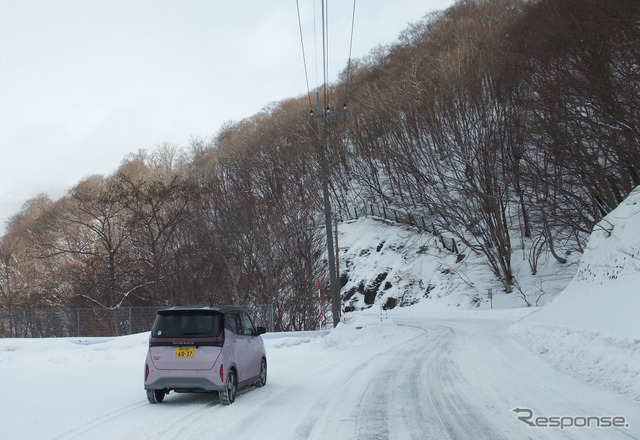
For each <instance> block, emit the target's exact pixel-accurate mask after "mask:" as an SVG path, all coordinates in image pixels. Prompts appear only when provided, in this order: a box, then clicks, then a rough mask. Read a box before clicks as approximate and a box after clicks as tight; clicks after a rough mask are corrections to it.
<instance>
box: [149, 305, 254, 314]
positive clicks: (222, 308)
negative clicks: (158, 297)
mask: <svg viewBox="0 0 640 440" xmlns="http://www.w3.org/2000/svg"><path fill="white" fill-rule="evenodd" d="M173 311H193V312H195V311H214V312H220V313H227V312H230V311H246V309H245V308H244V307H241V306H229V305H216V306H213V305H211V306H175V307H169V308H166V309H161V310H158V313H160V312H173Z"/></svg>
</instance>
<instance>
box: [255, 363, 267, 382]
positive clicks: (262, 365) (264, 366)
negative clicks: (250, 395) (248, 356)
mask: <svg viewBox="0 0 640 440" xmlns="http://www.w3.org/2000/svg"><path fill="white" fill-rule="evenodd" d="M266 384H267V360H266V359H265V358H262V362H261V363H260V379H258V381H257V382H256V386H257V387H263V386H265V385H266Z"/></svg>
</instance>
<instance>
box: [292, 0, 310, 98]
mask: <svg viewBox="0 0 640 440" xmlns="http://www.w3.org/2000/svg"><path fill="white" fill-rule="evenodd" d="M296 9H297V10H298V27H299V28H300V44H301V45H302V61H303V62H304V78H305V80H306V81H307V96H308V97H309V108H313V104H312V103H311V89H310V88H309V73H308V72H307V57H306V55H305V53H304V39H303V38H302V21H301V20H300V4H299V1H298V0H296Z"/></svg>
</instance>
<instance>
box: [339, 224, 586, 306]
mask: <svg viewBox="0 0 640 440" xmlns="http://www.w3.org/2000/svg"><path fill="white" fill-rule="evenodd" d="M339 232H340V235H339V240H338V243H339V247H340V269H341V270H340V273H341V281H342V283H341V284H342V289H341V292H342V296H343V300H344V303H345V305H346V309H347V311H349V310H362V309H364V308H369V307H372V306H375V307H376V308H379V307H383V308H385V309H390V308H393V307H394V306H398V307H403V306H410V305H413V304H416V303H418V302H423V303H427V304H428V306H429V307H430V308H442V307H444V308H450V307H453V308H459V309H469V308H480V309H485V308H487V309H488V308H491V307H493V308H498V309H500V308H515V307H518V308H519V307H525V306H526V303H525V301H524V300H523V299H522V295H526V296H527V299H528V300H529V302H531V303H533V304H535V303H536V301H537V302H538V305H544V304H546V303H547V302H549V301H550V300H552V299H553V298H555V297H556V296H557V295H558V294H559V293H560V292H561V291H562V290H563V289H564V288H565V287H566V286H567V284H569V282H570V281H571V279H572V277H573V275H574V274H575V271H576V268H577V261H578V259H579V257H580V256H579V255H569V256H568V260H569V263H568V264H565V265H561V264H558V263H557V262H556V261H555V260H554V259H553V258H546V259H544V262H541V264H540V266H539V268H538V273H537V275H535V276H532V275H531V273H530V269H529V266H528V263H527V262H526V261H525V258H524V256H523V255H522V254H523V253H522V252H521V249H520V248H519V247H518V246H519V245H518V243H514V244H513V248H514V255H513V257H512V267H513V271H514V274H515V275H516V278H517V279H518V280H519V285H518V288H516V289H515V290H514V292H513V293H511V294H505V293H504V290H503V288H502V285H501V283H500V282H498V280H496V278H495V276H494V275H493V274H492V273H491V270H490V269H489V266H488V264H487V263H486V260H485V258H484V256H483V255H480V254H474V253H473V252H472V251H470V250H469V249H466V248H465V246H464V245H462V244H460V245H459V247H460V253H461V255H460V256H458V255H454V254H452V253H451V252H449V251H447V250H446V249H444V247H443V246H442V244H441V243H440V241H439V240H438V238H437V237H435V236H433V235H431V234H429V233H427V232H424V233H419V232H418V231H417V230H416V229H415V228H413V227H409V226H402V225H397V224H392V223H389V222H386V221H383V220H379V219H372V218H362V219H359V220H357V221H354V222H347V223H343V224H341V225H340V226H339ZM489 289H491V290H492V293H493V298H492V301H490V300H489V298H488V290H489Z"/></svg>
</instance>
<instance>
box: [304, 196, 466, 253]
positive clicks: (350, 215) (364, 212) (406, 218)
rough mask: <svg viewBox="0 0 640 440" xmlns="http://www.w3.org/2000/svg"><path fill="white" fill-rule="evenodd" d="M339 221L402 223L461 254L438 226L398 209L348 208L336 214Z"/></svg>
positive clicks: (376, 206) (315, 222)
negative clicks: (368, 219) (371, 219)
mask: <svg viewBox="0 0 640 440" xmlns="http://www.w3.org/2000/svg"><path fill="white" fill-rule="evenodd" d="M336 217H337V219H338V221H341V222H343V221H346V220H357V219H358V218H360V217H380V218H383V219H385V220H391V221H394V222H396V223H402V224H405V225H411V226H415V227H417V228H418V229H422V230H423V231H427V232H429V233H431V234H433V235H434V236H436V237H438V239H439V240H440V242H441V243H442V246H444V248H445V249H447V250H448V251H450V252H452V253H454V254H459V253H460V252H458V246H457V245H456V241H455V239H453V238H452V237H447V236H445V235H443V233H442V231H440V230H438V228H437V227H436V225H435V224H434V223H433V222H432V221H430V220H428V219H426V218H425V217H423V216H421V215H416V214H411V213H410V212H405V211H400V210H398V209H393V208H387V207H384V206H379V205H368V206H364V207H361V208H355V207H350V208H349V207H348V208H347V209H340V210H338V211H337V212H336ZM322 222H324V220H316V219H314V224H316V225H317V224H321V223H322Z"/></svg>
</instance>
